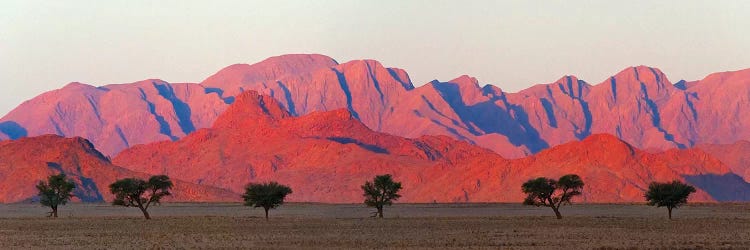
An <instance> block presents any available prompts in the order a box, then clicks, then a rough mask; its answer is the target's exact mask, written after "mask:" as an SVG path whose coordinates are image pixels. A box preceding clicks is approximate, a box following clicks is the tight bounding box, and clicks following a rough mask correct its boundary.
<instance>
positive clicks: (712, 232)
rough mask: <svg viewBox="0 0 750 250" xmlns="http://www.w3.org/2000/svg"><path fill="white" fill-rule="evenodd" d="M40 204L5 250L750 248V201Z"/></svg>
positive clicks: (19, 223) (23, 207) (24, 215)
mask: <svg viewBox="0 0 750 250" xmlns="http://www.w3.org/2000/svg"><path fill="white" fill-rule="evenodd" d="M46 212H47V210H46V209H45V208H43V207H40V206H38V205H34V204H13V205H0V248H1V249H8V248H37V249H50V248H58V249H59V248H63V249H71V248H86V249H91V248H94V249H112V248H126V249H144V248H146V249H162V248H167V249H170V248H253V249H269V248H282V249H298V248H323V249H328V248H346V249H349V248H368V249H371V248H397V249H402V248H414V249H428V248H429V249H434V248H484V249H497V248H502V249H534V248H538V249H561V248H565V249H578V248H581V249H592V248H594V249H610V248H734V249H750V204H713V205H691V206H686V207H683V208H680V209H678V210H676V211H675V214H674V216H675V220H672V221H669V220H667V219H666V209H658V208H653V207H648V206H645V205H573V206H568V207H564V208H563V209H562V213H563V216H565V218H564V219H563V220H556V219H554V215H553V213H552V211H551V210H550V209H548V208H536V207H528V206H521V205H518V204H419V205H414V204H397V205H395V206H393V207H389V208H386V210H385V215H386V217H387V218H386V219H384V220H378V219H373V218H369V216H370V214H371V212H372V209H368V208H366V207H364V206H362V205H358V204H353V205H327V204H286V205H284V206H282V207H281V208H279V209H277V210H273V211H271V220H270V221H266V220H265V219H264V218H261V217H262V216H263V210H262V209H252V208H248V207H243V206H242V205H241V204H165V205H163V206H160V207H154V208H153V209H152V211H151V214H152V216H153V217H154V220H151V221H146V220H144V219H142V217H141V214H140V212H139V211H138V209H134V208H122V207H113V206H110V205H107V204H71V205H68V206H65V207H62V208H61V210H60V216H61V217H60V218H58V219H49V218H46V217H45V216H46Z"/></svg>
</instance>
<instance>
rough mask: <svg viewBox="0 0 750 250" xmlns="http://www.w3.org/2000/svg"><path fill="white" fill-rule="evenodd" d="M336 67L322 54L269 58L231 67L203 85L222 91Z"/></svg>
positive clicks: (332, 60) (330, 59)
mask: <svg viewBox="0 0 750 250" xmlns="http://www.w3.org/2000/svg"><path fill="white" fill-rule="evenodd" d="M336 65H338V62H336V60H334V59H333V58H330V57H328V56H324V55H320V54H287V55H280V56H274V57H269V58H267V59H265V60H263V61H260V62H258V63H255V64H252V65H248V64H234V65H230V66H228V67H226V68H223V69H221V70H219V72H217V73H216V74H214V75H212V76H210V77H208V78H206V80H204V81H203V82H202V83H201V84H202V85H203V86H206V87H210V88H222V89H225V88H231V87H241V86H242V85H244V84H249V83H256V82H263V81H274V80H276V79H279V78H281V77H284V76H286V75H292V74H303V73H307V72H310V71H313V70H317V69H321V68H330V67H333V66H336Z"/></svg>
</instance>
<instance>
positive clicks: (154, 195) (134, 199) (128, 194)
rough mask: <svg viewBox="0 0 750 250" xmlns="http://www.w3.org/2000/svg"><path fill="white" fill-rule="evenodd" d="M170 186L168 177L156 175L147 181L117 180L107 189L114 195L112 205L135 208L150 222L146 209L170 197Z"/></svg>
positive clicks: (136, 179)
mask: <svg viewBox="0 0 750 250" xmlns="http://www.w3.org/2000/svg"><path fill="white" fill-rule="evenodd" d="M172 186H173V184H172V181H171V180H170V179H169V176H166V175H156V176H151V178H149V179H148V181H144V180H141V179H138V178H127V179H122V180H117V181H115V183H112V184H111V185H109V189H110V191H111V192H112V194H114V195H115V200H114V201H113V202H112V204H113V205H115V206H125V207H137V208H139V209H140V210H141V212H143V216H144V217H145V218H146V219H147V220H150V219H151V215H149V213H148V208H149V207H150V206H151V204H159V202H160V201H161V199H162V198H164V197H165V196H168V195H172V193H171V189H172Z"/></svg>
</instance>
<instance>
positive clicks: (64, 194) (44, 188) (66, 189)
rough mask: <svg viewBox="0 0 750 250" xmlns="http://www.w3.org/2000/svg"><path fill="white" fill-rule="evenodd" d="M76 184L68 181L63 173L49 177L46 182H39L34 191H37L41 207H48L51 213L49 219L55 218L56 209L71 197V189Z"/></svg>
mask: <svg viewBox="0 0 750 250" xmlns="http://www.w3.org/2000/svg"><path fill="white" fill-rule="evenodd" d="M75 188H76V184H75V183H73V181H71V180H68V179H67V178H66V176H65V173H60V174H58V175H50V176H49V177H48V178H47V182H44V181H39V183H38V184H37V185H36V189H37V190H39V203H40V204H42V205H43V206H47V207H50V208H51V209H52V212H50V213H49V216H50V217H55V218H57V207H58V206H59V205H65V204H67V203H68V201H69V200H70V198H72V197H73V189H75Z"/></svg>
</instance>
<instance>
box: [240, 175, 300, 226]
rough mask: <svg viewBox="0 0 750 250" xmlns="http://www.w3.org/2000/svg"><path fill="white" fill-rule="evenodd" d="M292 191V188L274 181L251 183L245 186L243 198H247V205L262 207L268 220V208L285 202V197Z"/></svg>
mask: <svg viewBox="0 0 750 250" xmlns="http://www.w3.org/2000/svg"><path fill="white" fill-rule="evenodd" d="M291 193H292V189H291V188H289V187H287V186H284V185H281V184H279V183H276V182H273V181H272V182H270V183H262V184H253V183H250V184H248V185H247V187H246V188H245V194H244V195H242V198H243V199H244V200H245V206H251V207H262V208H263V209H264V210H265V211H266V220H268V210H270V209H272V208H277V207H279V206H281V204H284V199H285V198H286V196H287V195H289V194H291Z"/></svg>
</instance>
